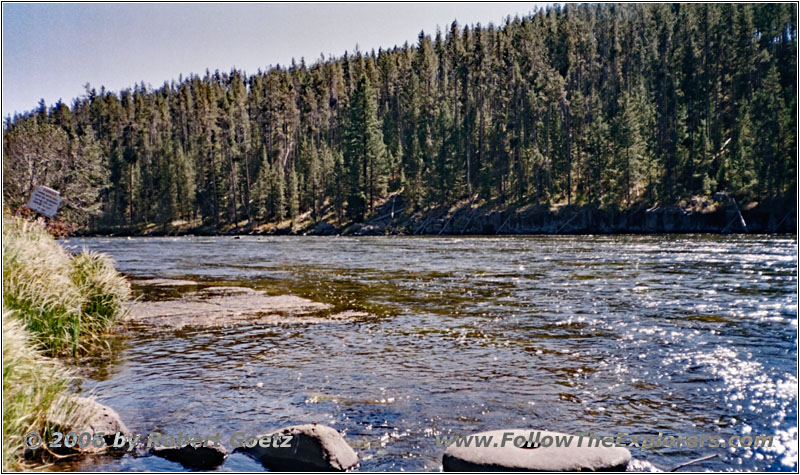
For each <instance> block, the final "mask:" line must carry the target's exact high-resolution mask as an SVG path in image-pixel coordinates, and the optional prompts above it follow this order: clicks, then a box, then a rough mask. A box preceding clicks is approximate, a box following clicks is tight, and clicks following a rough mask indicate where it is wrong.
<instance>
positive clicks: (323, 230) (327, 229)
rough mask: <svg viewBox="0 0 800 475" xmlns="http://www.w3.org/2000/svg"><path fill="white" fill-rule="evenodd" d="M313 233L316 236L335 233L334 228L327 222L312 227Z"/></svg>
mask: <svg viewBox="0 0 800 475" xmlns="http://www.w3.org/2000/svg"><path fill="white" fill-rule="evenodd" d="M314 234H315V235H317V236H333V235H334V234H336V228H334V227H333V226H332V225H330V224H329V223H319V224H318V225H317V227H316V228H315V229H314Z"/></svg>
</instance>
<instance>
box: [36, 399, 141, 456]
mask: <svg viewBox="0 0 800 475" xmlns="http://www.w3.org/2000/svg"><path fill="white" fill-rule="evenodd" d="M53 407H54V408H58V409H56V410H54V411H53V412H51V413H50V414H49V416H48V422H49V423H51V424H53V425H55V426H57V427H58V428H59V429H60V430H61V432H62V433H64V434H66V433H68V432H74V433H75V434H78V435H81V434H83V433H84V432H88V433H90V434H92V435H94V434H100V433H102V434H103V439H104V440H105V445H101V446H100V447H98V446H96V445H94V444H91V443H90V444H88V445H87V446H85V447H79V446H78V445H77V444H76V445H75V446H73V447H62V448H61V449H59V450H57V451H56V452H57V453H65V454H72V453H78V452H85V453H99V452H103V451H105V450H106V449H107V448H110V447H111V445H112V444H113V443H114V437H115V436H116V434H117V432H119V433H121V434H122V435H124V436H125V437H129V436H130V435H131V432H130V431H129V430H128V428H127V427H126V426H125V424H124V423H123V422H122V420H121V419H120V418H119V414H117V412H116V411H115V410H114V409H111V408H110V407H108V406H104V405H103V404H100V403H99V402H97V401H95V400H94V399H90V398H86V397H72V398H69V400H67V401H64V402H61V403H57V404H54V405H53Z"/></svg>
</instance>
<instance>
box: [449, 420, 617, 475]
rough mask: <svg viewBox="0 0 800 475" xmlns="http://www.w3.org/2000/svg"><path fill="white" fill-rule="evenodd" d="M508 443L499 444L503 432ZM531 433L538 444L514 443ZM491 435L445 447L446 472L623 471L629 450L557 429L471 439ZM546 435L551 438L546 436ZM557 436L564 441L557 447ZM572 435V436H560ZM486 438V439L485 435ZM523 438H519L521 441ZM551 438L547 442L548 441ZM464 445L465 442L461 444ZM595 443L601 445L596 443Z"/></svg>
mask: <svg viewBox="0 0 800 475" xmlns="http://www.w3.org/2000/svg"><path fill="white" fill-rule="evenodd" d="M507 433H513V435H511V436H510V438H509V436H507V435H506V436H505V440H506V441H507V443H506V444H505V446H502V445H503V444H502V441H503V440H504V435H505V434H507ZM531 433H533V434H534V435H533V437H534V439H535V438H536V434H537V433H538V434H539V437H538V440H539V441H540V443H539V445H538V446H537V445H535V444H534V446H532V447H528V444H527V442H526V443H525V444H519V445H521V447H517V446H516V445H514V443H513V441H514V439H516V438H518V437H522V438H523V439H524V440H525V441H528V440H530V438H531ZM488 436H491V443H490V444H489V445H491V446H490V447H476V446H475V444H474V443H473V444H470V446H469V447H467V446H464V447H456V446H455V445H451V446H450V447H448V448H447V450H446V451H445V453H444V457H443V458H442V465H443V467H444V470H445V471H446V472H507V471H514V472H575V471H591V472H597V471H624V470H625V467H626V466H627V465H628V462H629V461H630V460H631V454H630V452H628V449H625V448H623V447H605V446H603V444H602V443H600V444H597V439H595V440H594V441H593V442H592V444H591V445H592V446H591V447H590V446H589V438H588V437H583V438H582V439H580V438H579V436H570V435H568V434H562V433H559V432H549V431H537V430H531V429H507V430H493V431H487V432H481V433H478V434H473V440H477V439H478V438H480V437H488ZM547 437H549V438H550V439H546V438H547ZM556 437H558V438H559V439H560V440H562V441H565V442H566V443H562V444H561V445H562V446H560V447H556V445H558V444H556V443H555V440H556ZM564 437H567V438H569V437H571V439H563V438H564ZM484 440H486V439H484ZM521 440H522V439H520V441H521ZM548 440H551V441H552V443H551V444H550V445H549V446H546V445H547V441H548ZM464 445H466V444H464ZM596 445H600V446H599V447H597V446H596Z"/></svg>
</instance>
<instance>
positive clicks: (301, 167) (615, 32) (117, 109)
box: [3, 4, 797, 229]
mask: <svg viewBox="0 0 800 475" xmlns="http://www.w3.org/2000/svg"><path fill="white" fill-rule="evenodd" d="M309 34H313V33H309ZM242 47H243V48H246V47H248V46H247V45H242ZM796 51H797V6H796V5H794V4H690V5H679V4H669V5H655V4H631V5H612V4H600V5H569V6H565V7H553V8H550V9H547V10H540V11H537V12H534V13H532V14H531V15H529V16H526V17H524V18H514V19H510V18H509V19H508V20H507V21H506V22H505V23H504V24H503V25H500V26H494V25H491V24H490V25H488V26H485V25H473V26H461V25H457V24H455V23H454V24H452V25H450V26H449V27H448V28H446V30H445V31H441V32H436V33H435V34H433V35H429V34H423V33H421V34H420V36H419V39H418V42H417V43H416V44H414V45H408V44H406V45H403V46H397V47H394V48H391V49H387V50H379V51H371V52H368V53H367V52H361V51H355V52H348V53H346V54H345V55H344V56H343V57H340V58H319V59H318V60H316V61H314V62H311V61H304V60H302V59H301V60H299V61H295V62H293V63H292V64H291V65H288V66H286V65H281V66H275V67H270V68H268V69H266V71H258V72H256V73H254V74H249V73H245V72H244V71H238V70H233V71H230V72H220V71H216V72H209V71H206V73H205V74H204V75H202V76H197V75H192V76H190V77H188V78H178V79H177V80H176V81H173V82H168V83H164V84H163V85H162V86H160V87H158V88H154V87H152V86H148V85H145V84H139V85H136V86H134V87H133V88H131V89H126V90H123V91H120V92H111V91H107V90H105V89H104V88H102V87H101V88H100V89H99V90H98V89H96V88H94V87H90V86H88V85H87V91H86V95H85V96H84V97H81V98H79V99H76V100H75V101H74V102H73V103H72V104H69V105H68V104H64V103H59V104H56V105H55V106H54V107H51V108H47V107H46V106H45V105H44V103H43V102H42V103H41V104H40V107H39V108H38V109H35V110H33V111H31V112H30V113H26V114H23V115H19V116H15V117H13V118H8V119H7V120H6V122H5V125H4V135H3V145H4V149H3V172H4V178H3V184H4V200H5V205H6V206H9V207H11V208H12V209H15V208H16V207H18V206H20V205H22V204H24V203H25V201H26V200H27V198H28V196H29V194H30V191H31V189H32V187H33V186H35V185H37V184H44V185H48V186H51V187H53V188H55V189H58V190H59V191H61V193H62V195H64V196H65V197H66V198H67V200H68V201H67V205H66V208H65V210H64V216H65V218H67V219H69V220H72V221H74V222H78V223H82V224H84V225H86V226H87V227H88V229H107V228H110V227H114V226H136V225H141V224H143V223H157V224H165V223H170V222H173V221H175V220H183V221H186V222H190V223H202V225H205V226H207V227H213V228H215V229H223V228H224V227H226V226H230V225H238V224H243V223H245V221H246V222H247V223H248V224H251V225H253V224H259V223H268V222H275V221H281V220H284V219H287V218H295V217H297V216H298V215H300V214H302V213H306V212H309V211H310V219H312V220H313V221H317V220H319V219H321V216H322V213H324V212H328V213H330V214H329V215H332V216H335V217H336V219H337V220H338V221H339V222H351V221H355V222H359V221H363V220H364V219H365V217H367V216H369V215H370V214H371V213H374V211H375V207H376V206H377V204H378V203H380V202H382V200H385V197H386V196H387V195H388V194H389V193H391V192H395V191H397V192H401V193H402V197H403V198H404V202H405V203H406V206H407V207H408V208H409V209H421V208H424V207H427V206H433V205H442V204H448V203H453V202H455V201H458V200H471V201H475V200H477V201H480V202H492V203H495V204H497V205H498V206H500V207H502V206H511V205H512V204H517V205H518V204H520V203H536V204H561V203H565V204H573V205H590V206H594V207H599V208H609V207H613V208H620V209H625V208H628V207H631V206H634V205H641V204H646V205H648V206H649V205H652V204H656V203H659V204H672V203H677V202H678V201H679V200H681V199H685V198H689V197H692V196H708V195H710V194H712V193H715V192H718V191H725V192H728V193H729V194H731V195H732V196H735V197H736V198H737V199H738V200H739V202H747V201H755V200H763V199H767V198H774V197H786V196H793V195H794V194H795V193H796V185H797V183H796V171H797V170H796V166H797V163H796V151H797V135H796V115H797V113H796V109H797V89H796V80H797V55H796ZM120 54H124V52H120ZM54 74H57V72H56V71H54Z"/></svg>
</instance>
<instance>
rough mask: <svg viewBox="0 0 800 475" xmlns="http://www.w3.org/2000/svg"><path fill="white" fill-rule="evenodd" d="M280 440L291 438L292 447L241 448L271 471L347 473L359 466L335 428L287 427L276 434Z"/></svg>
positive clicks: (350, 449)
mask: <svg viewBox="0 0 800 475" xmlns="http://www.w3.org/2000/svg"><path fill="white" fill-rule="evenodd" d="M269 435H273V436H274V435H277V436H278V440H283V441H285V439H284V437H287V436H291V437H292V439H291V441H289V442H288V443H287V445H289V446H288V447H273V446H272V445H282V444H266V445H269V446H268V447H261V446H260V445H259V444H256V445H255V447H252V448H248V447H240V448H237V449H236V450H235V451H236V452H243V453H246V454H248V455H249V456H251V457H253V458H254V459H256V460H258V461H259V462H261V464H262V465H264V467H265V468H267V469H269V470H271V471H302V472H306V471H326V472H331V471H338V472H341V471H345V470H347V469H349V468H351V467H353V466H355V465H356V464H357V463H358V455H356V453H355V451H354V450H353V449H352V448H351V447H350V446H349V445H347V442H346V441H345V440H344V437H342V435H341V434H339V432H337V431H336V430H335V429H333V428H332V427H328V426H324V425H320V424H305V425H298V426H290V427H284V428H283V429H279V430H277V431H276V432H274V433H273V434H268V435H266V436H262V437H269Z"/></svg>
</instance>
